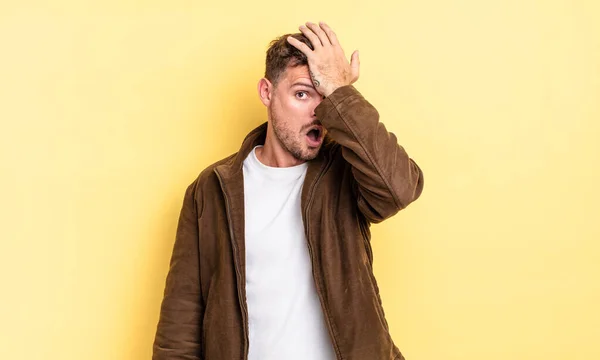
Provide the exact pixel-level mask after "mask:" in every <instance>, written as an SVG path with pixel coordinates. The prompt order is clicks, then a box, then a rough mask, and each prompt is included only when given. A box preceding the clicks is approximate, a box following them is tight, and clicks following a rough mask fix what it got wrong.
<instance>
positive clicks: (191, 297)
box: [152, 85, 423, 360]
mask: <svg viewBox="0 0 600 360" xmlns="http://www.w3.org/2000/svg"><path fill="white" fill-rule="evenodd" d="M315 112H316V115H317V118H318V119H319V120H320V121H321V123H322V124H323V126H324V127H325V128H326V129H327V130H328V132H329V135H328V138H327V139H326V141H325V143H324V144H323V146H322V148H321V151H320V153H319V156H318V157H317V158H316V159H314V160H312V161H310V163H309V166H308V170H307V174H306V179H305V182H304V186H303V188H302V195H301V203H302V218H303V222H304V229H305V232H306V238H307V246H308V249H309V253H310V256H311V261H312V268H313V277H314V280H315V284H316V289H317V293H318V295H319V299H320V301H321V306H322V309H323V313H324V315H325V320H326V324H327V327H328V330H329V335H330V336H331V341H332V344H333V348H334V350H335V354H336V357H337V359H338V360H342V359H344V360H399V359H404V357H403V356H402V355H401V353H400V351H399V350H398V348H397V347H396V346H395V345H394V342H393V341H392V339H391V337H390V334H389V331H388V324H387V321H386V320H385V317H384V312H383V308H382V305H381V299H380V297H379V289H378V287H377V283H376V281H375V278H374V276H373V268H372V262H373V255H372V252H371V245H370V237H371V234H370V230H369V227H370V224H371V223H378V222H381V221H383V220H385V219H387V218H389V217H390V216H392V215H394V214H396V213H397V212H398V211H399V210H401V209H403V208H404V207H406V206H407V205H408V204H410V203H411V202H412V201H414V200H415V199H417V198H418V197H419V195H420V194H421V191H422V189H423V175H422V172H421V170H420V169H419V167H418V166H417V165H416V163H415V162H413V161H412V160H411V159H410V158H409V157H408V155H407V154H406V152H405V151H404V149H403V148H402V147H401V146H399V145H398V143H397V141H396V137H395V136H394V134H392V133H390V132H388V131H387V130H386V128H385V126H384V125H383V124H382V123H380V122H379V115H378V113H377V110H375V108H374V107H373V106H372V105H371V104H369V103H368V102H367V101H366V100H365V99H364V98H363V97H362V95H361V94H360V93H359V92H358V91H357V90H356V89H355V88H354V87H353V86H351V85H350V86H344V87H341V88H339V89H337V90H336V91H335V92H334V93H333V94H331V95H330V96H329V97H327V98H326V99H325V100H323V102H321V104H319V106H317V108H316V109H315ZM266 128H267V125H266V123H265V124H263V125H261V126H260V127H258V128H257V129H255V130H253V131H252V132H251V133H250V134H248V136H247V137H246V139H245V140H244V142H243V144H242V147H241V148H240V150H239V152H238V153H236V154H234V155H232V156H230V157H228V158H226V159H224V160H222V161H219V162H218V163H216V164H214V165H212V166H209V167H208V168H207V169H205V170H204V171H203V172H202V173H201V174H200V175H199V177H198V178H197V179H196V181H194V182H193V183H192V184H191V185H190V186H189V187H188V189H187V191H186V194H185V199H184V203H183V208H182V210H181V215H180V218H179V225H178V229H177V236H176V240H175V246H174V250H173V255H172V258H171V265H170V269H169V273H168V276H167V281H166V288H165V292H164V299H163V302H162V307H161V312H160V320H159V323H158V329H157V333H156V338H155V341H154V353H153V357H152V358H153V359H154V360H175V359H178V360H184V359H185V360H199V359H203V360H233V359H241V360H245V359H247V355H248V311H247V308H246V294H245V286H244V285H245V268H246V266H245V252H244V250H245V249H244V186H243V181H244V179H243V175H242V163H243V161H244V159H245V158H246V156H247V155H248V154H249V153H250V151H251V150H252V149H253V147H254V146H255V145H258V144H264V141H265V136H266ZM329 136H330V137H329ZM282 360H283V359H282ZM307 360H309V359H307Z"/></svg>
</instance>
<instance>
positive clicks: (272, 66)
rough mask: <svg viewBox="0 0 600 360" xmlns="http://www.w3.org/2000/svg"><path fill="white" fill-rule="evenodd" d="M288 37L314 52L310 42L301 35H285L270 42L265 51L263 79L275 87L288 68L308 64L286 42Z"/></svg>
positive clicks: (301, 55) (306, 60)
mask: <svg viewBox="0 0 600 360" xmlns="http://www.w3.org/2000/svg"><path fill="white" fill-rule="evenodd" d="M288 36H292V37H294V38H295V39H298V40H300V41H301V42H303V43H305V44H306V45H308V47H309V48H311V50H314V47H313V46H312V44H311V43H310V40H308V38H307V37H306V36H304V34H302V33H296V34H285V35H283V36H280V37H278V38H276V39H275V40H273V41H271V43H270V44H269V49H267V60H266V67H265V77H266V78H267V79H268V80H269V81H270V82H271V83H273V85H277V82H278V81H279V77H280V76H281V74H283V73H284V72H285V69H286V68H287V67H288V66H294V67H295V66H301V65H307V64H308V59H307V58H306V55H304V53H302V51H300V50H298V49H296V48H295V47H294V46H292V45H290V43H288V42H287V38H288Z"/></svg>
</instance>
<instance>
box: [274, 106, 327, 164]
mask: <svg viewBox="0 0 600 360" xmlns="http://www.w3.org/2000/svg"><path fill="white" fill-rule="evenodd" d="M271 124H272V125H273V132H274V133H275V137H276V138H277V141H279V143H280V144H281V146H282V147H283V148H284V149H285V150H286V151H287V152H288V153H290V154H291V155H292V156H293V157H294V158H295V159H297V160H301V161H310V160H313V159H314V158H316V157H317V155H318V154H319V149H318V148H317V149H312V148H311V149H307V147H306V145H304V144H303V143H302V140H303V139H302V136H303V134H301V133H295V132H294V131H293V130H291V129H290V128H289V127H287V126H286V124H285V123H284V121H282V120H281V118H280V117H279V116H278V115H277V113H276V112H275V111H271ZM304 136H305V135H304Z"/></svg>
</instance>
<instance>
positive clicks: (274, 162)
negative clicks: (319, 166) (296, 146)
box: [256, 124, 306, 167]
mask: <svg viewBox="0 0 600 360" xmlns="http://www.w3.org/2000/svg"><path fill="white" fill-rule="evenodd" d="M256 157H257V158H258V160H259V161H260V162H261V163H263V164H265V165H267V166H271V167H291V166H296V165H300V164H303V163H305V162H306V161H304V160H299V159H296V158H295V157H294V156H293V155H292V154H290V152H289V151H287V150H286V149H285V148H284V147H283V145H282V144H281V142H280V141H279V139H277V136H275V133H274V131H273V128H272V127H271V124H269V126H268V127H267V137H266V139H265V144H264V146H263V147H260V148H257V149H256Z"/></svg>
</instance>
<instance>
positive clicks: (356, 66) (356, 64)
mask: <svg viewBox="0 0 600 360" xmlns="http://www.w3.org/2000/svg"><path fill="white" fill-rule="evenodd" d="M350 68H351V69H352V82H355V81H356V80H358V76H359V75H360V59H359V58H358V50H355V51H354V52H353V53H352V56H351V58H350Z"/></svg>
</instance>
